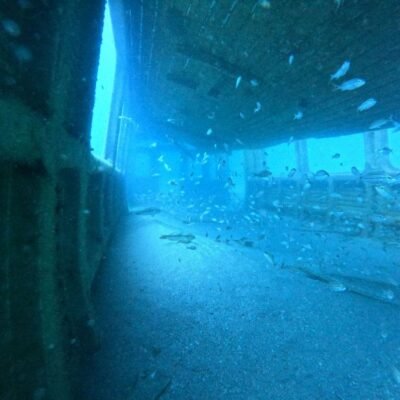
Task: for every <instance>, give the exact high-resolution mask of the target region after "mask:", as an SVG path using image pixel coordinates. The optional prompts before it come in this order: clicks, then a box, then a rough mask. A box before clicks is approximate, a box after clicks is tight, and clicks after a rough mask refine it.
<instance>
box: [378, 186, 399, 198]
mask: <svg viewBox="0 0 400 400" xmlns="http://www.w3.org/2000/svg"><path fill="white" fill-rule="evenodd" d="M375 191H376V192H377V193H378V194H379V196H381V197H382V198H384V199H385V200H389V201H393V200H395V198H394V196H393V195H392V194H391V193H390V192H389V191H388V190H387V189H386V188H385V187H383V186H375Z"/></svg>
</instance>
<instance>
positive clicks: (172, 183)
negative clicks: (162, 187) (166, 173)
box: [168, 179, 178, 186]
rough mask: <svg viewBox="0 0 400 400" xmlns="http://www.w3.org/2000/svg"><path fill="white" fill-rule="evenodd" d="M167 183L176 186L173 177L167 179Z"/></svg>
mask: <svg viewBox="0 0 400 400" xmlns="http://www.w3.org/2000/svg"><path fill="white" fill-rule="evenodd" d="M168 185H171V186H177V185H178V184H177V183H176V182H175V181H174V180H173V179H171V180H170V181H168Z"/></svg>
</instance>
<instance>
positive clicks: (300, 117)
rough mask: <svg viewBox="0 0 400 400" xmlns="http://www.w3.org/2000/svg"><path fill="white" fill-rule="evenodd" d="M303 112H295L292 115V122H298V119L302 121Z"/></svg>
mask: <svg viewBox="0 0 400 400" xmlns="http://www.w3.org/2000/svg"><path fill="white" fill-rule="evenodd" d="M303 115H304V114H303V111H297V112H296V113H295V114H294V118H293V119H294V120H295V121H298V120H300V119H302V118H303Z"/></svg>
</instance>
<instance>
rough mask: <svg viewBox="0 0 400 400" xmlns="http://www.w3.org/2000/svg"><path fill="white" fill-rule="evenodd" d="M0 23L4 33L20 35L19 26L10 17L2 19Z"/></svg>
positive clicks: (14, 35)
mask: <svg viewBox="0 0 400 400" xmlns="http://www.w3.org/2000/svg"><path fill="white" fill-rule="evenodd" d="M1 25H2V26H3V29H4V30H5V31H6V33H8V34H9V35H10V36H13V37H18V36H20V35H21V28H20V27H19V25H18V24H17V23H16V22H15V21H13V20H12V19H3V20H2V21H1Z"/></svg>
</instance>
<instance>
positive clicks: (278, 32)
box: [125, 0, 400, 147]
mask: <svg viewBox="0 0 400 400" xmlns="http://www.w3.org/2000/svg"><path fill="white" fill-rule="evenodd" d="M125 1H126V2H125V9H126V14H127V16H128V17H129V18H128V22H129V24H130V30H131V46H132V47H131V50H132V72H131V73H132V76H133V77H134V88H135V89H134V92H135V93H134V95H135V96H136V99H137V103H138V105H139V109H138V116H137V117H138V118H139V121H140V122H141V125H142V127H143V129H146V130H149V131H153V132H158V133H166V134H168V135H170V136H172V137H177V138H181V139H182V138H183V139H184V140H185V141H187V142H192V143H194V144H197V145H202V146H209V147H212V146H214V144H215V143H220V144H221V143H227V144H229V145H236V146H239V143H244V145H246V146H248V147H254V146H261V145H267V144H273V143H276V142H280V141H286V140H288V138H289V137H291V136H293V137H294V138H301V137H308V136H329V135H337V134H348V133H354V132H358V131H363V130H367V129H368V127H369V126H370V125H371V123H372V122H373V121H374V120H377V119H380V118H389V116H391V115H393V116H394V118H396V117H397V116H398V117H400V113H399V104H400V90H399V89H400V3H399V1H398V0H384V1H377V0H313V1H310V0H303V1H301V0H271V1H254V0H253V1H250V0H249V1H246V0H191V1H188V0H169V1H168V0H145V1H144V0H143V1H133V0H130V1H129V0H125ZM345 60H349V61H350V62H351V67H350V70H349V72H348V73H347V75H346V76H345V78H343V80H347V79H351V78H362V79H364V80H365V81H366V84H365V85H364V86H363V87H361V88H359V89H357V90H353V91H347V92H342V91H340V90H334V89H335V88H334V86H333V84H332V82H331V81H330V75H331V74H333V73H334V72H335V71H337V69H338V68H339V67H340V66H341V65H342V63H343V62H344V61H345ZM238 77H241V79H239V80H240V82H238ZM237 83H239V85H238V87H236V86H237ZM371 97H373V98H375V99H376V100H377V105H376V106H375V107H373V108H371V109H370V110H367V111H364V112H359V111H357V107H358V106H359V105H360V104H361V103H362V102H363V101H365V100H367V99H368V98H371ZM257 102H258V103H260V104H259V105H257ZM260 106H261V110H259V111H258V112H255V110H256V109H259V108H260ZM296 113H301V114H298V116H299V115H302V117H301V119H295V118H294V116H295V114H296ZM210 130H212V133H211V134H210V135H207V131H208V133H210V132H211V131H210Z"/></svg>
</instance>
